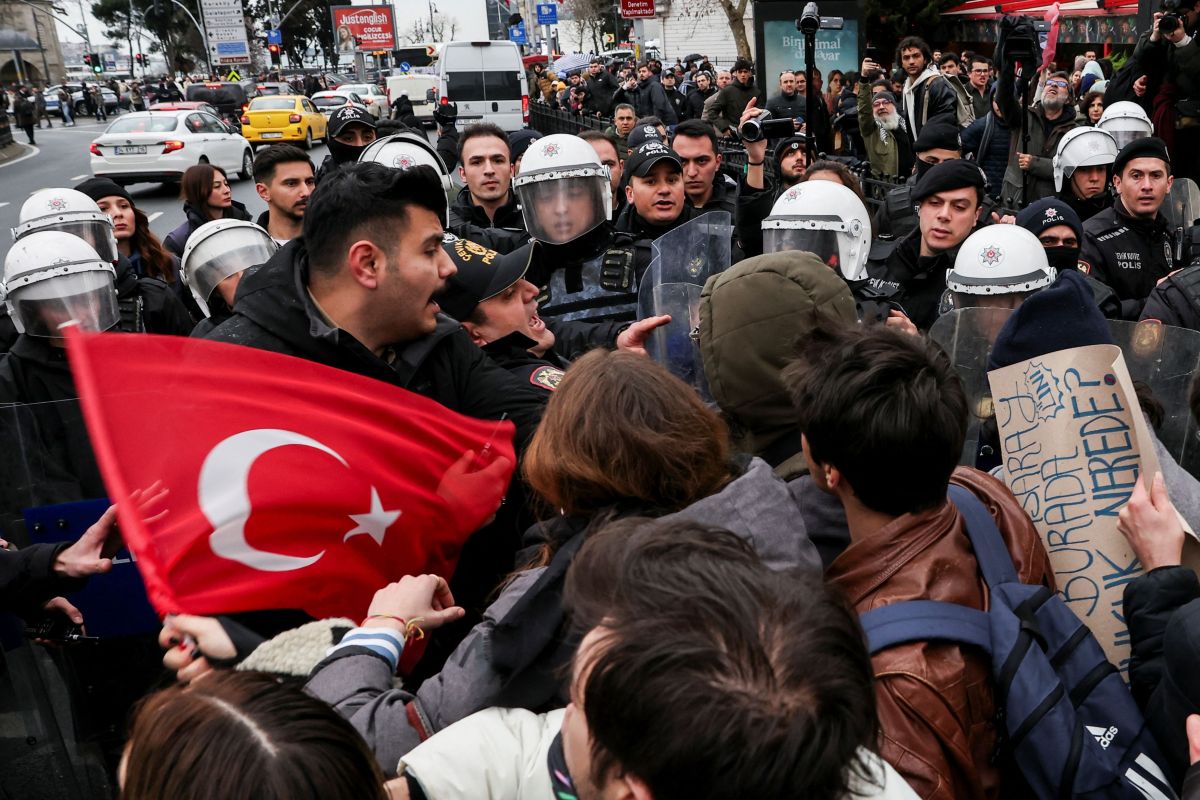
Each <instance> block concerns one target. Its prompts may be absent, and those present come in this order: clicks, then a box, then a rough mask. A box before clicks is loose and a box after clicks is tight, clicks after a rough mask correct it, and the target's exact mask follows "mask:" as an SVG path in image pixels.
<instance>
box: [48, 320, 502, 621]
mask: <svg viewBox="0 0 1200 800" xmlns="http://www.w3.org/2000/svg"><path fill="white" fill-rule="evenodd" d="M67 341H68V348H69V350H68V355H69V358H70V363H71V371H72V373H73V374H74V377H75V383H76V386H77V388H78V391H79V398H80V402H81V403H82V406H83V411H84V417H85V419H86V421H87V425H88V432H89V435H90V437H91V440H92V445H93V447H94V449H95V451H96V457H97V460H98V461H99V464H100V470H101V473H102V474H103V476H104V482H105V485H106V486H107V487H108V490H109V496H110V497H111V498H112V499H113V501H114V502H116V503H117V507H118V518H119V522H120V529H121V533H122V535H123V536H124V538H125V542H126V543H127V544H128V545H129V548H130V550H132V552H133V554H134V556H135V557H136V559H137V563H138V567H139V569H140V570H141V573H142V577H143V579H144V580H145V583H146V592H147V595H148V596H149V598H150V601H151V602H152V603H153V604H154V607H155V609H156V610H157V611H158V612H159V613H160V614H168V613H188V614H218V613H228V612H235V611H248V610H255V609H271V608H300V609H303V610H305V611H307V612H308V613H309V614H312V615H313V616H314V617H329V616H348V617H352V618H354V619H359V618H360V617H362V616H363V615H364V614H365V613H366V610H367V606H368V605H369V603H370V601H371V597H372V596H373V594H374V593H375V591H376V590H378V589H380V588H382V587H383V586H385V585H386V584H388V583H390V582H391V581H395V580H398V579H399V578H400V577H401V576H403V575H406V574H417V573H423V572H432V573H436V574H439V575H442V576H444V577H447V578H448V577H449V576H450V575H451V574H452V573H453V571H454V566H455V562H456V560H457V558H458V554H459V551H460V549H461V547H462V545H463V543H464V542H465V541H466V540H467V538H468V537H469V536H470V535H471V533H472V532H474V531H475V530H476V529H478V528H479V527H480V526H481V525H483V524H484V523H485V522H486V521H487V519H488V518H489V517H490V516H491V515H492V514H493V513H495V511H496V509H497V507H498V506H499V505H500V502H501V498H502V497H503V496H504V492H505V490H506V489H507V487H508V482H509V480H510V479H511V477H512V472H513V466H514V464H515V463H516V456H515V455H514V452H513V444H512V438H513V425H512V423H510V422H502V421H496V420H490V421H489V420H478V419H473V418H470V417H464V416H462V415H460V414H456V413H454V412H453V411H450V410H449V409H447V408H446V407H444V406H442V405H440V404H438V403H435V402H434V401H432V400H429V399H428V398H425V397H421V396H420V395H417V394H414V393H412V392H409V391H406V390H404V389H400V388H398V387H395V386H391V385H389V384H385V383H381V382H379V381H375V380H372V379H370V378H364V377H362V376H359V375H355V374H352V373H349V372H344V371H342V370H338V369H333V368H331V367H326V366H324V365H321V364H317V363H313V362H311V361H305V360H303V359H299V358H293V357H291V356H284V355H279V354H277V353H271V352H267V351H264V350H257V349H252V348H249V347H242V346H239V345H231V344H224V343H219V342H209V341H204V340H198V339H186V338H181V337H175V336H151V335H136V334H107V333H102V334H86V333H79V332H76V331H71V332H70V335H69V336H68V339H67ZM164 487H165V489H166V491H165V492H163V491H162V488H164Z"/></svg>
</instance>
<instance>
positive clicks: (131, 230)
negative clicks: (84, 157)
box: [75, 178, 179, 283]
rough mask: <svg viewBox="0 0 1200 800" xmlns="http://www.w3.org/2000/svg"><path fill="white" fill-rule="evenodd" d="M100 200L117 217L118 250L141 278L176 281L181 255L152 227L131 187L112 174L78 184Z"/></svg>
mask: <svg viewBox="0 0 1200 800" xmlns="http://www.w3.org/2000/svg"><path fill="white" fill-rule="evenodd" d="M75 190H76V191H78V192H82V193H83V194H86V195H87V196H88V197H90V198H92V199H93V200H95V201H96V205H97V206H98V207H99V208H100V210H101V211H103V212H104V213H105V214H107V215H108V216H109V217H110V218H112V221H113V234H114V235H115V236H116V239H117V252H118V253H120V254H121V256H123V257H124V258H125V259H127V260H128V261H129V267H130V269H132V270H133V272H134V274H135V275H137V276H138V277H139V278H141V277H149V278H157V279H159V280H160V281H163V282H164V283H175V282H176V281H177V280H178V276H179V258H178V257H177V256H175V255H174V254H173V253H169V252H167V251H166V249H165V248H164V247H163V243H162V242H161V241H159V238H158V237H157V236H155V235H154V232H153V231H151V230H150V218H149V217H147V216H146V213H145V212H144V211H142V210H141V209H140V208H138V207H137V206H136V205H135V204H134V200H133V196H132V195H130V194H129V190H128V189H126V188H125V187H124V186H121V185H120V184H117V183H114V182H113V181H111V180H109V179H108V178H89V179H88V180H86V181H84V182H83V183H81V184H79V185H78V186H76V187H75Z"/></svg>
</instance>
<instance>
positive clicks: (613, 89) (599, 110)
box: [585, 56, 620, 117]
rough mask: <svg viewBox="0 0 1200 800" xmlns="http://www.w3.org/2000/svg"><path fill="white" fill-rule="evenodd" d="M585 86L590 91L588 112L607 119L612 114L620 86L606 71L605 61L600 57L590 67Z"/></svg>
mask: <svg viewBox="0 0 1200 800" xmlns="http://www.w3.org/2000/svg"><path fill="white" fill-rule="evenodd" d="M585 84H586V86H587V90H588V97H587V110H588V111H590V112H592V113H593V114H598V115H600V116H602V117H607V116H608V115H609V114H610V113H611V112H612V105H613V95H615V94H616V93H617V89H619V88H620V84H618V83H617V79H616V78H614V77H613V74H612V73H611V72H609V71H608V70H607V69H605V67H604V59H603V58H601V57H600V56H596V57H595V58H593V59H592V63H591V64H589V65H588V73H587V80H586V81H585Z"/></svg>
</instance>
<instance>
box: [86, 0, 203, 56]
mask: <svg viewBox="0 0 1200 800" xmlns="http://www.w3.org/2000/svg"><path fill="white" fill-rule="evenodd" d="M183 2H185V3H186V2H187V0H183ZM155 6H156V4H155V2H154V0H95V2H93V3H92V9H91V10H92V16H94V17H95V18H96V19H97V20H98V21H99V22H100V24H102V25H104V26H105V31H104V32H105V34H106V35H107V36H109V37H111V38H112V39H115V40H117V41H126V42H131V41H132V40H133V37H134V34H135V33H144V34H145V36H146V37H147V38H148V39H149V40H150V47H149V49H150V50H151V51H155V52H161V53H163V55H165V56H166V59H167V64H169V65H170V66H171V67H173V68H174V69H177V70H180V71H181V72H191V71H192V70H194V69H195V66H196V63H197V61H199V62H201V63H204V47H205V44H204V41H203V40H202V39H201V38H200V34H199V32H198V31H197V30H196V27H195V26H194V25H193V24H192V21H191V20H190V19H188V17H187V15H186V14H184V13H183V11H182V10H181V9H180V8H179V7H178V6H176V5H175V4H174V3H172V2H170V0H160V2H158V3H157V10H156V7H155ZM199 11H200V9H199V3H197V7H196V13H199Z"/></svg>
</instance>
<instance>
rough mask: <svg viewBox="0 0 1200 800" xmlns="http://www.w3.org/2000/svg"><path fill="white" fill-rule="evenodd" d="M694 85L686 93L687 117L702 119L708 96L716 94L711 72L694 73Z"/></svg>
mask: <svg viewBox="0 0 1200 800" xmlns="http://www.w3.org/2000/svg"><path fill="white" fill-rule="evenodd" d="M694 80H695V85H694V86H693V87H692V90H691V91H690V92H688V95H687V111H688V119H704V106H705V104H706V103H707V102H708V101H709V99H710V98H713V97H716V96H717V87H716V86H714V85H713V76H712V73H711V72H704V71H700V72H697V73H696V77H695V79H694Z"/></svg>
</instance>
